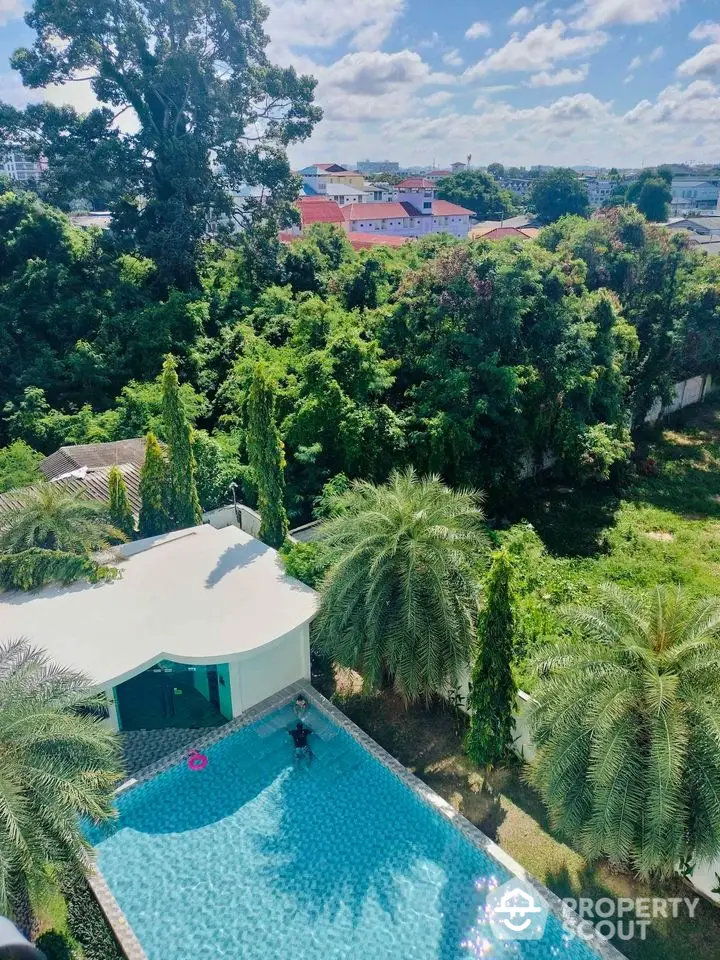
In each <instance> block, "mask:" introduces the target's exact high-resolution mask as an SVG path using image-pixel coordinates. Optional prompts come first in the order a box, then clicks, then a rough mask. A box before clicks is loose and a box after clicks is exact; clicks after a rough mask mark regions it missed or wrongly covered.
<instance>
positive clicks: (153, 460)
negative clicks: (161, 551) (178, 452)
mask: <svg viewBox="0 0 720 960" xmlns="http://www.w3.org/2000/svg"><path fill="white" fill-rule="evenodd" d="M168 486H169V476H168V465H167V460H166V459H165V454H164V453H163V451H162V448H161V446H160V444H159V443H158V439H157V437H156V436H155V434H154V433H149V434H148V435H147V440H146V442H145V462H144V463H143V467H142V470H141V472H140V501H141V505H140V521H139V530H140V536H141V537H155V536H157V535H158V534H160V533H167V532H168V530H170V529H172V527H171V524H170V516H169V514H168V507H167V501H168Z"/></svg>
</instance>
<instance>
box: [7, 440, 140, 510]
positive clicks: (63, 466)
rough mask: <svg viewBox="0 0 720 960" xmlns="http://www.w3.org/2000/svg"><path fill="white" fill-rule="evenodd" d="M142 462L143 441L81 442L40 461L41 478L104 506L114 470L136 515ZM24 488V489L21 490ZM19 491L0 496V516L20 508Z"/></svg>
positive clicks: (138, 507)
mask: <svg viewBox="0 0 720 960" xmlns="http://www.w3.org/2000/svg"><path fill="white" fill-rule="evenodd" d="M144 463H145V440H144V439H143V438H142V437H138V438H135V439H132V440H116V441H114V442H112V443H83V444H78V445H76V446H67V447H60V449H59V450H56V451H55V453H52V454H50V456H49V457H45V459H44V460H41V461H40V464H39V466H40V470H41V472H42V473H43V474H44V475H45V478H46V479H47V480H48V481H49V482H50V483H52V484H54V485H55V486H57V487H59V488H60V489H62V490H64V491H66V492H67V493H73V494H79V495H81V496H84V497H87V498H88V499H89V500H96V501H97V502H98V503H102V504H107V503H108V501H109V498H110V495H109V491H108V482H109V477H110V471H111V470H112V468H113V467H117V468H118V470H119V471H120V473H121V474H122V475H123V479H124V480H125V486H126V487H127V493H128V500H129V501H130V507H131V508H132V511H133V513H134V514H135V516H136V517H137V516H138V514H139V513H140V471H141V470H142V467H143V464H144ZM25 489H27V488H25ZM21 494H22V491H20V490H10V491H8V492H7V493H3V494H0V516H1V515H2V514H4V513H10V512H12V511H13V510H17V509H18V508H19V507H20V506H21V505H22V498H21Z"/></svg>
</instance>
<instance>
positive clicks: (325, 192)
mask: <svg viewBox="0 0 720 960" xmlns="http://www.w3.org/2000/svg"><path fill="white" fill-rule="evenodd" d="M303 191H304V193H305V195H306V196H308V197H327V198H328V199H329V200H334V201H335V203H338V204H340V206H341V207H342V206H344V205H345V204H346V203H365V201H367V200H373V199H374V196H373V194H374V191H370V190H360V189H359V188H358V187H353V185H352V184H350V183H324V182H323V183H320V184H318V187H317V191H316V189H315V187H311V186H308V185H307V184H305V185H304V186H303Z"/></svg>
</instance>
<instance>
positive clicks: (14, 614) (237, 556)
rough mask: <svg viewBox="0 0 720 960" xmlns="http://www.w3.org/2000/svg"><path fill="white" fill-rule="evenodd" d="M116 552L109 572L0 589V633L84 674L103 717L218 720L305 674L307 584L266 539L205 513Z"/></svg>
mask: <svg viewBox="0 0 720 960" xmlns="http://www.w3.org/2000/svg"><path fill="white" fill-rule="evenodd" d="M115 556H116V558H117V563H118V572H119V574H120V576H119V579H117V580H115V581H114V582H109V583H101V584H98V585H96V586H94V587H92V589H78V586H77V585H73V586H70V587H63V586H60V585H58V584H53V585H52V586H49V587H47V588H45V589H43V590H40V591H38V592H36V593H32V594H23V595H22V602H21V603H19V602H18V597H17V596H16V595H15V594H13V593H3V594H0V620H1V621H2V624H3V628H4V632H5V635H6V636H7V637H22V636H27V637H32V639H33V642H34V643H36V644H37V645H38V646H40V647H42V648H43V649H44V650H45V651H46V652H47V653H48V655H49V657H50V658H51V659H52V660H53V661H54V662H55V663H61V664H63V665H64V666H67V667H70V668H71V669H74V670H78V671H80V672H82V673H83V674H85V675H86V676H87V677H88V678H89V683H90V689H91V691H92V692H94V693H97V694H103V693H104V695H105V701H106V704H107V710H108V714H109V716H108V719H107V721H106V722H107V723H108V724H109V725H110V726H111V727H112V728H114V729H116V730H117V729H119V730H138V729H146V730H152V729H162V728H166V727H181V728H190V727H209V726H217V725H219V724H221V723H224V722H226V721H227V720H231V719H233V718H234V717H239V716H240V715H242V714H243V713H245V712H246V711H247V710H249V709H250V708H251V707H252V706H254V705H255V704H257V703H259V702H260V701H261V700H264V699H266V698H267V697H270V696H272V695H273V694H275V693H277V692H278V691H280V690H282V689H284V688H285V687H287V686H289V685H290V684H292V683H295V682H296V681H300V680H309V679H310V636H309V632H310V621H311V620H312V619H313V617H314V615H315V610H316V607H317V595H316V593H315V592H314V591H313V590H311V589H310V588H309V587H306V586H305V585H304V584H302V583H300V582H299V581H297V580H294V579H293V578H292V577H289V576H288V575H287V574H286V573H285V570H284V566H283V564H282V561H281V560H280V558H279V556H278V554H277V552H276V551H275V550H273V549H272V548H270V547H268V546H266V545H265V544H264V543H261V542H260V541H259V540H256V539H255V538H254V537H252V536H250V535H248V534H247V533H245V532H244V531H242V530H240V529H238V527H237V526H235V525H232V524H231V525H229V526H224V527H223V528H222V529H216V528H215V527H214V526H210V525H205V526H199V527H191V528H189V529H186V530H178V531H176V532H174V533H170V534H165V535H163V536H159V537H151V538H149V539H146V540H138V541H135V542H134V543H128V544H125V545H123V546H120V547H118V548H115ZM106 562H116V561H106Z"/></svg>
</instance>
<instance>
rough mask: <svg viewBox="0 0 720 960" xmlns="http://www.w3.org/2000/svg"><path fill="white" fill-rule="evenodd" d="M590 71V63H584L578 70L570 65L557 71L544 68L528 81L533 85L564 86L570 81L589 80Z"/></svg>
mask: <svg viewBox="0 0 720 960" xmlns="http://www.w3.org/2000/svg"><path fill="white" fill-rule="evenodd" d="M589 72H590V64H589V63H584V64H583V65H582V66H581V67H578V69H577V70H572V69H571V68H570V67H565V68H564V69H563V70H558V71H556V72H555V73H551V72H549V71H548V70H544V71H542V73H535V74H533V75H532V77H530V80H529V81H528V85H529V86H531V87H562V86H566V85H567V84H570V83H582V82H583V80H587V75H588V73H589Z"/></svg>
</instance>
